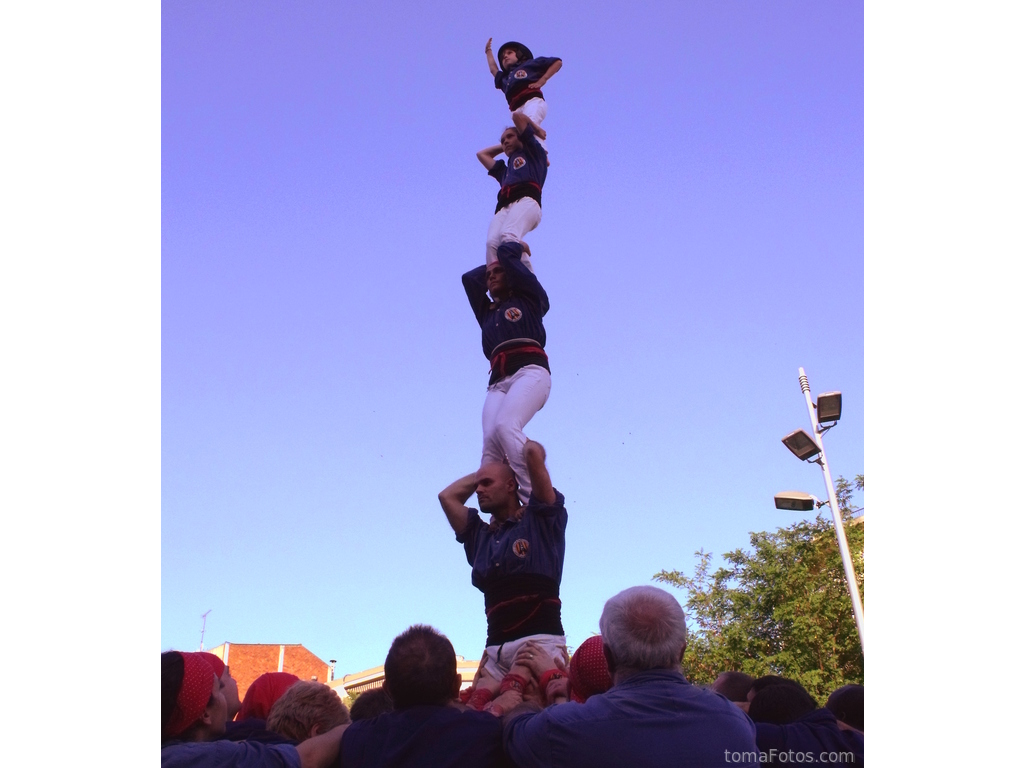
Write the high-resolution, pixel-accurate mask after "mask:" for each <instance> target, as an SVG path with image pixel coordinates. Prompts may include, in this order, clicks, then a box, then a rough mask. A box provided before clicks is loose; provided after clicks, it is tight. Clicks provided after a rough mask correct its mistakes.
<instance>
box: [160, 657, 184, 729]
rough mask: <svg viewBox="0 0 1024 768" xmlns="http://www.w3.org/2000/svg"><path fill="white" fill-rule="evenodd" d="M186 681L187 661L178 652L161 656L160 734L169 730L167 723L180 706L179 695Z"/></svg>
mask: <svg viewBox="0 0 1024 768" xmlns="http://www.w3.org/2000/svg"><path fill="white" fill-rule="evenodd" d="M184 681H185V659H183V658H182V657H181V654H180V653H178V652H177V651H165V652H164V653H161V654H160V732H161V733H163V732H164V731H165V730H167V723H168V722H170V720H171V715H172V714H174V708H175V707H176V706H178V694H179V693H180V692H181V684H182V683H183V682H184Z"/></svg>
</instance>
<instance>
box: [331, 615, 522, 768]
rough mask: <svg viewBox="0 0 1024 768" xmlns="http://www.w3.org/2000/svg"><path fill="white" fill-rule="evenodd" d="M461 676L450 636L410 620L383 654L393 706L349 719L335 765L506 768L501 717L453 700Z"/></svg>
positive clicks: (338, 767) (353, 767)
mask: <svg viewBox="0 0 1024 768" xmlns="http://www.w3.org/2000/svg"><path fill="white" fill-rule="evenodd" d="M461 682H462V680H461V678H460V676H459V674H458V670H457V668H456V659H455V649H454V648H453V647H452V644H451V642H450V641H449V640H448V638H447V637H445V636H444V635H442V634H441V633H439V632H438V631H437V630H436V629H434V628H433V627H429V626H426V625H423V624H417V625H414V626H412V627H409V629H407V630H406V631H405V632H403V633H402V634H400V635H399V636H398V637H396V638H395V640H394V642H393V643H392V644H391V649H390V650H389V651H388V655H387V658H386V659H385V660H384V690H385V691H387V693H388V696H389V697H390V699H391V701H392V704H393V710H392V711H389V712H384V713H382V714H380V715H378V716H377V717H374V718H370V719H361V720H357V721H356V722H354V723H352V725H350V726H349V727H348V730H346V731H345V736H344V738H343V739H342V740H341V752H340V754H339V755H338V759H337V761H336V762H335V763H334V768H383V767H384V766H386V767H387V768H416V767H418V766H430V768H462V767H463V766H474V768H512V765H511V763H509V762H508V758H506V757H505V754H504V752H503V751H502V748H501V721H500V720H498V719H497V718H496V717H492V716H491V715H488V714H484V713H483V712H473V711H470V710H467V709H465V708H464V707H460V706H459V705H457V704H456V699H457V697H458V693H459V687H460V685H461ZM360 698H362V697H360Z"/></svg>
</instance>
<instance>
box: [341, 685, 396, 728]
mask: <svg viewBox="0 0 1024 768" xmlns="http://www.w3.org/2000/svg"><path fill="white" fill-rule="evenodd" d="M394 711H395V703H394V702H393V701H392V700H391V697H390V696H388V692H387V691H385V690H384V689H383V688H371V689H370V690H368V691H364V692H363V693H361V694H359V696H358V698H356V700H355V701H354V702H352V708H351V709H350V710H349V716H350V717H351V718H352V722H353V723H354V722H355V721H356V720H369V719H370V718H373V717H376V716H377V715H383V714H384V713H385V712H394Z"/></svg>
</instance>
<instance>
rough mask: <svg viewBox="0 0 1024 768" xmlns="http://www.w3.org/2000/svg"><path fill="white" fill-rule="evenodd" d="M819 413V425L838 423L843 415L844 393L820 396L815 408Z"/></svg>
mask: <svg viewBox="0 0 1024 768" xmlns="http://www.w3.org/2000/svg"><path fill="white" fill-rule="evenodd" d="M814 409H815V410H816V411H817V412H818V423H819V424H823V423H826V422H829V421H831V422H833V423H835V422H837V421H839V417H840V416H842V415H843V393H842V392H826V393H825V394H823V395H818V401H817V403H816V404H815V408H814Z"/></svg>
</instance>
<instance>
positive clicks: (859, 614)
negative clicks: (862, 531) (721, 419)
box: [800, 368, 864, 653]
mask: <svg viewBox="0 0 1024 768" xmlns="http://www.w3.org/2000/svg"><path fill="white" fill-rule="evenodd" d="M800 390H801V391H802V392H803V393H804V399H805V400H806V401H807V413H808V415H809V416H810V417H811V431H812V432H813V433H814V442H816V443H817V444H818V448H820V449H821V458H820V460H818V463H819V464H821V471H822V472H823V473H824V475H825V488H826V490H827V491H828V502H829V506H830V507H831V508H832V521H833V523H835V527H836V540H837V541H838V542H839V554H840V555H842V558H843V570H844V571H846V586H847V588H848V589H849V590H850V600H852V601H853V618H854V620H855V621H856V622H857V634H858V635H860V650H861V652H862V653H863V652H864V607H863V606H862V605H861V602H860V590H859V589H858V588H857V574H856V573H855V572H854V570H853V559H852V558H851V557H850V546H849V545H848V544H847V543H846V529H845V527H844V526H843V515H842V513H841V512H840V511H839V500H838V499H837V498H836V488H835V486H834V485H833V484H832V473H831V472H830V471H829V469H828V459H827V458H826V457H825V445H824V443H822V440H821V436H822V434H823V431H822V429H821V424H819V423H818V414H817V413H816V412H815V409H814V403H812V402H811V386H810V384H808V383H807V374H806V373H804V369H803V368H801V369H800Z"/></svg>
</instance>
